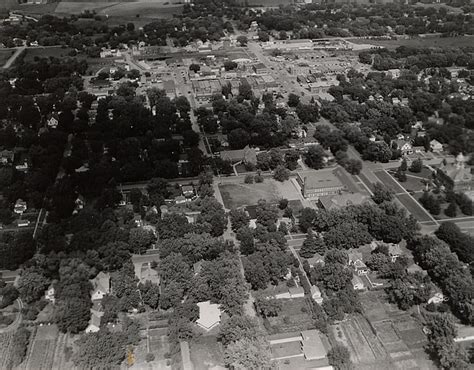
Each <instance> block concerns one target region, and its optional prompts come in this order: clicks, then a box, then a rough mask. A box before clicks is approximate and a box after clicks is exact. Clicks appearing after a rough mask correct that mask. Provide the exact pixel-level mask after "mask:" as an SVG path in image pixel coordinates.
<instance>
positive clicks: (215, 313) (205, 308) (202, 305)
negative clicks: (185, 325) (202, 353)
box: [196, 301, 221, 331]
mask: <svg viewBox="0 0 474 370" xmlns="http://www.w3.org/2000/svg"><path fill="white" fill-rule="evenodd" d="M197 305H198V307H199V318H198V319H197V320H196V324H198V325H199V326H200V327H201V328H203V329H204V330H206V331H209V330H211V329H213V328H215V327H216V326H217V325H219V324H220V322H221V309H220V308H219V305H218V304H214V303H211V301H206V302H199V303H198V304H197Z"/></svg>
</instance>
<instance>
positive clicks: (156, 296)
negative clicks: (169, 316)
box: [138, 280, 160, 310]
mask: <svg viewBox="0 0 474 370" xmlns="http://www.w3.org/2000/svg"><path fill="white" fill-rule="evenodd" d="M138 288H139V289H140V292H141V296H142V299H143V303H145V304H146V305H148V306H150V308H152V309H154V310H156V309H157V308H158V302H159V300H160V287H159V286H158V285H157V284H153V283H152V282H151V281H148V280H147V281H146V282H145V284H141V283H140V284H139V286H138Z"/></svg>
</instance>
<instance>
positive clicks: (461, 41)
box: [350, 36, 474, 49]
mask: <svg viewBox="0 0 474 370" xmlns="http://www.w3.org/2000/svg"><path fill="white" fill-rule="evenodd" d="M350 41H351V42H352V43H354V44H370V45H376V46H382V47H385V48H387V49H396V48H398V47H399V46H409V47H420V48H426V47H440V48H446V47H448V48H449V47H465V46H472V43H473V42H474V37H472V36H459V37H426V38H421V37H417V38H413V39H408V40H366V39H351V40H350Z"/></svg>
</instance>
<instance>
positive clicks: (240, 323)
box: [217, 315, 262, 346]
mask: <svg viewBox="0 0 474 370" xmlns="http://www.w3.org/2000/svg"><path fill="white" fill-rule="evenodd" d="M261 335H262V332H261V330H260V329H259V324H258V321H257V319H254V318H252V317H250V316H245V315H234V316H230V317H228V318H227V319H225V320H223V322H222V323H221V326H220V330H219V334H218V335H217V339H218V340H219V341H220V342H222V344H223V345H224V346H227V345H228V344H230V343H232V342H236V341H238V340H240V339H243V338H249V339H253V338H258V337H260V336H261Z"/></svg>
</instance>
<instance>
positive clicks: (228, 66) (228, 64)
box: [224, 60, 238, 71]
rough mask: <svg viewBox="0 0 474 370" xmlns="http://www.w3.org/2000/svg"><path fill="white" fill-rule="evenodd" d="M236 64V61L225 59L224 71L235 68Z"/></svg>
mask: <svg viewBox="0 0 474 370" xmlns="http://www.w3.org/2000/svg"><path fill="white" fill-rule="evenodd" d="M237 66H238V64H237V63H236V62H234V61H232V60H226V61H225V62H224V69H225V70H226V71H232V70H234V69H236V68H237Z"/></svg>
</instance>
